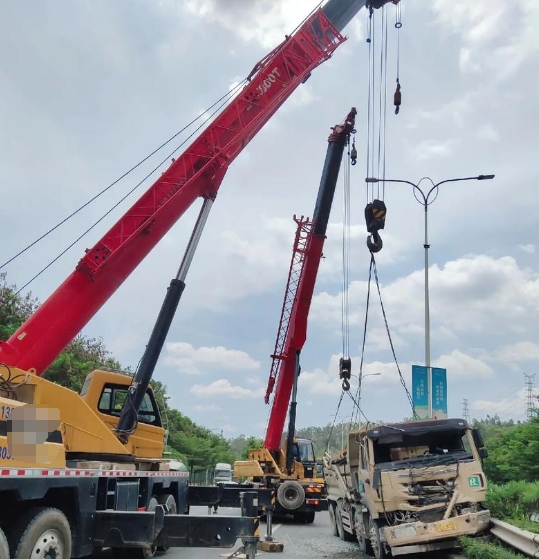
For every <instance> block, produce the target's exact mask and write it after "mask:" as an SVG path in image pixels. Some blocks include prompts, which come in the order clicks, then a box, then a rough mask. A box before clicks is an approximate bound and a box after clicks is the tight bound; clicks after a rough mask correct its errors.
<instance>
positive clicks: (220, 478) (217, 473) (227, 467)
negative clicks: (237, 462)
mask: <svg viewBox="0 0 539 559" xmlns="http://www.w3.org/2000/svg"><path fill="white" fill-rule="evenodd" d="M232 474H233V470H232V464H224V463H221V462H220V463H218V464H215V470H214V472H213V483H214V484H215V485H217V484H218V483H234V482H233V481H232Z"/></svg>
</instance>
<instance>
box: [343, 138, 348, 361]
mask: <svg viewBox="0 0 539 559" xmlns="http://www.w3.org/2000/svg"><path fill="white" fill-rule="evenodd" d="M343 167H344V169H343V171H344V172H343V176H344V184H343V233H342V266H343V286H342V309H341V311H342V312H341V328H342V353H343V357H344V358H349V357H350V307H349V285H350V142H348V158H347V161H345V162H344V165H343Z"/></svg>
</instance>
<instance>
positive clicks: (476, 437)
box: [472, 428, 485, 448]
mask: <svg viewBox="0 0 539 559" xmlns="http://www.w3.org/2000/svg"><path fill="white" fill-rule="evenodd" d="M472 438H473V442H474V444H475V446H476V447H477V448H483V447H484V446H485V443H484V441H483V437H482V435H481V432H480V431H479V429H477V428H475V429H472Z"/></svg>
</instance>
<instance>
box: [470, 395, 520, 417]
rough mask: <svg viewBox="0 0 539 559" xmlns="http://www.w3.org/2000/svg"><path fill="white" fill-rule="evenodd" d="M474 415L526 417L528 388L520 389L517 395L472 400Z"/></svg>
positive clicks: (472, 413) (472, 412) (471, 405)
mask: <svg viewBox="0 0 539 559" xmlns="http://www.w3.org/2000/svg"><path fill="white" fill-rule="evenodd" d="M470 411H471V415H472V417H485V416H486V415H490V416H491V417H492V416H494V415H498V416H499V417H500V419H502V420H507V419H524V416H525V412H526V390H525V389H522V390H519V391H518V393H517V394H516V395H512V396H506V397H504V398H500V399H496V400H488V399H477V400H472V401H471V402H470Z"/></svg>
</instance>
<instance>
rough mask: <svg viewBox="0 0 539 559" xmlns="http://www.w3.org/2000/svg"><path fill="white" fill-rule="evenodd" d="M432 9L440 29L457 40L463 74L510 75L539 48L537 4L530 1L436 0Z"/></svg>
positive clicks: (502, 77) (497, 77) (502, 76)
mask: <svg viewBox="0 0 539 559" xmlns="http://www.w3.org/2000/svg"><path fill="white" fill-rule="evenodd" d="M431 9H432V10H433V11H434V13H435V14H436V16H437V23H438V24H441V25H442V29H446V30H450V31H452V32H453V33H454V34H456V35H458V37H459V39H460V48H461V52H460V68H461V71H462V72H464V73H478V72H483V73H487V72H488V73H490V74H493V75H494V76H495V78H496V79H500V78H501V79H504V78H508V77H510V76H511V75H512V74H514V72H516V71H517V70H518V69H519V68H520V66H521V65H522V64H523V63H524V61H525V60H526V59H527V58H528V57H529V56H531V55H532V54H533V53H535V52H537V50H539V39H538V37H537V33H535V31H534V30H536V29H537V25H538V23H539V6H538V5H537V2H533V0H532V1H530V0H516V1H515V2H513V3H511V4H508V3H507V2H505V1H504V0H475V1H474V2H473V3H470V2H469V1H468V0H435V1H434V2H432V4H431Z"/></svg>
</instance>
